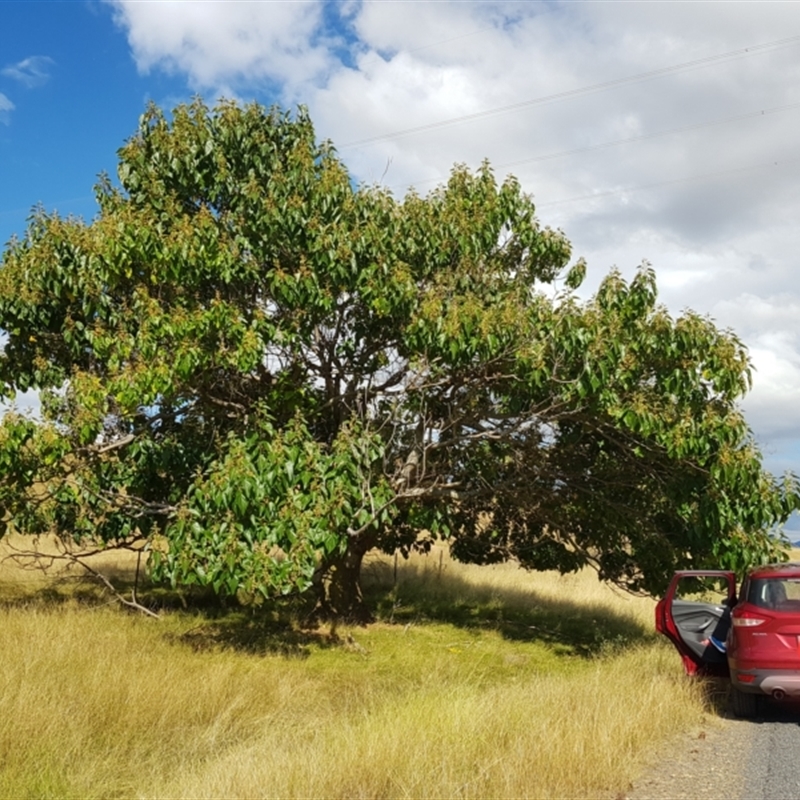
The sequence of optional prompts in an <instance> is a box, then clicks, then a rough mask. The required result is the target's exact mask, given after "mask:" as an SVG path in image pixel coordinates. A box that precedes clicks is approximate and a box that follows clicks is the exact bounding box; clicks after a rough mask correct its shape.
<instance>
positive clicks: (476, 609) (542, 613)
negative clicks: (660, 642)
mask: <svg viewBox="0 0 800 800" xmlns="http://www.w3.org/2000/svg"><path fill="white" fill-rule="evenodd" d="M396 574H397V578H396V582H395V574H394V570H393V568H392V567H391V566H390V565H389V564H388V563H387V562H381V561H375V562H372V563H370V564H369V565H367V569H366V570H365V575H364V590H365V596H366V598H367V601H368V603H369V605H370V606H371V608H372V609H373V610H374V611H375V612H376V615H377V618H378V619H379V620H381V621H384V622H389V623H395V624H406V625H407V624H414V623H417V622H424V621H430V622H444V623H448V624H451V625H455V626H457V627H460V628H467V629H480V630H495V631H497V632H498V633H500V634H501V635H502V636H503V637H504V638H506V639H509V640H514V641H523V642H541V643H544V644H547V645H548V646H550V647H551V648H553V650H554V651H555V652H557V653H559V654H563V655H575V656H581V657H585V658H588V657H593V656H597V655H601V654H609V653H611V652H615V651H617V650H620V649H623V648H625V647H629V646H631V645H633V644H637V643H642V642H649V641H653V640H654V639H655V637H656V634H655V632H654V631H653V630H652V629H650V628H648V627H646V626H645V625H643V624H642V623H641V622H640V621H638V620H637V619H635V618H634V617H633V616H631V615H627V614H625V613H620V612H616V611H615V610H614V609H613V608H610V607H609V606H607V605H604V604H602V603H597V602H581V601H580V600H577V599H571V598H570V597H569V596H568V595H565V596H564V597H563V598H558V599H554V598H553V597H549V596H546V595H544V594H543V593H540V592H537V591H536V588H535V578H534V577H531V583H532V584H533V585H532V586H531V588H530V589H528V588H518V587H514V586H508V587H503V586H497V585H491V584H489V583H488V582H487V583H486V584H481V583H479V582H477V581H476V582H470V581H467V580H465V579H464V578H462V577H460V576H459V575H456V574H453V573H452V572H448V571H447V570H445V571H442V570H439V571H437V570H436V569H433V570H431V569H426V568H424V567H423V568H420V567H419V566H417V565H416V564H413V563H404V564H402V565H400V567H399V569H398V570H397V573H396Z"/></svg>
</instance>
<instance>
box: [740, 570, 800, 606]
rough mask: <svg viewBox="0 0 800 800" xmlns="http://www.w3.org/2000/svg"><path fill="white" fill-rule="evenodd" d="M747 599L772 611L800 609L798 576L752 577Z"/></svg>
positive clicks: (799, 582) (799, 579)
mask: <svg viewBox="0 0 800 800" xmlns="http://www.w3.org/2000/svg"><path fill="white" fill-rule="evenodd" d="M747 600H748V602H750V603H752V604H753V605H754V606H758V607H759V608H769V609H772V610H773V611H791V612H797V611H800V578H752V579H751V580H750V586H749V587H748V593H747Z"/></svg>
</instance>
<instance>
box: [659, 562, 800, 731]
mask: <svg viewBox="0 0 800 800" xmlns="http://www.w3.org/2000/svg"><path fill="white" fill-rule="evenodd" d="M656 629H657V630H658V631H659V632H660V633H663V634H664V635H665V636H666V637H667V638H669V639H670V641H672V643H673V644H674V645H675V647H676V648H677V649H678V652H679V653H680V654H681V657H682V658H683V665H684V668H685V669H686V673H687V674H688V675H722V676H730V679H731V684H732V701H733V710H734V713H735V714H736V715H737V716H739V717H753V716H755V715H756V714H757V713H758V707H759V701H760V698H762V697H765V696H770V697H772V698H774V699H775V700H791V699H800V563H789V564H770V565H768V566H765V567H756V568H755V569H753V570H751V571H750V572H749V573H748V575H747V577H746V578H745V579H744V582H743V583H742V589H741V593H740V596H739V598H738V599H737V596H736V578H735V576H734V574H733V573H732V572H723V571H721V570H686V571H682V572H676V573H675V575H674V576H673V578H672V582H671V583H670V586H669V589H668V590H667V594H666V595H665V596H664V598H663V599H662V600H660V601H659V603H658V605H657V606H656Z"/></svg>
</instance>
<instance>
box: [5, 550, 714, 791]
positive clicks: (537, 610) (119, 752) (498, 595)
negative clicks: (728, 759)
mask: <svg viewBox="0 0 800 800" xmlns="http://www.w3.org/2000/svg"><path fill="white" fill-rule="evenodd" d="M121 568H122V567H121V566H120V569H121ZM7 578H8V575H6V574H3V575H0V580H7ZM366 578H367V581H366V583H367V592H368V595H369V597H370V601H371V602H372V603H373V606H374V607H375V608H377V609H378V612H379V621H378V622H377V623H376V624H374V625H372V626H370V627H368V628H366V629H346V630H342V629H340V630H339V631H338V633H339V637H340V638H339V640H338V641H337V642H332V641H331V640H330V639H329V638H328V637H327V635H326V634H327V632H326V631H316V632H313V631H305V630H301V629H300V627H299V626H298V625H297V622H296V611H294V610H292V609H288V610H287V609H285V608H284V609H282V608H277V607H276V608H270V609H260V610H258V611H257V612H255V613H254V612H252V611H250V610H241V609H237V610H229V611H227V612H223V611H221V610H219V609H217V610H214V611H210V610H208V609H206V610H198V609H194V610H191V609H189V610H186V611H183V610H174V611H169V612H165V613H163V614H162V618H161V619H160V620H153V619H149V618H145V617H141V616H135V615H132V614H130V613H126V612H123V611H121V610H119V609H118V608H117V607H115V606H108V605H105V606H104V605H103V604H102V599H100V600H98V599H95V600H94V601H92V602H89V600H87V599H86V598H85V596H84V595H82V594H79V595H77V596H72V597H70V595H69V593H68V592H67V591H66V590H64V591H63V592H62V593H61V594H60V595H59V597H58V598H54V597H53V596H48V598H49V599H46V600H43V599H42V596H41V595H39V594H34V595H33V596H30V595H29V596H27V599H25V600H24V602H19V601H18V600H17V601H15V602H11V601H10V600H7V602H6V603H5V604H4V605H2V606H0V652H2V653H3V669H2V670H0V796H2V797H59V798H62V797H64V798H69V797H75V798H101V797H102V798H108V797H187V798H197V797H243V798H249V797H254V798H255V797H280V798H285V797H330V798H359V797H363V798H382V797H385V798H394V797H413V798H424V797H463V798H472V797H474V798H478V797H481V798H482V797H515V798H516V797H532V798H543V797H553V798H555V797H564V798H579V797H598V796H602V795H603V794H607V795H608V796H611V797H613V796H614V794H615V793H617V792H618V791H619V790H620V789H624V788H625V787H626V786H627V784H628V781H629V780H630V779H631V778H632V777H633V776H634V775H635V773H636V771H637V770H638V769H639V768H640V767H641V764H642V763H644V760H645V759H646V758H647V757H648V755H649V754H650V753H651V752H652V751H653V749H654V748H655V747H657V746H658V744H660V743H661V742H662V741H663V739H664V738H665V737H668V736H670V735H671V734H673V733H675V732H677V731H679V730H685V729H686V728H689V727H692V726H693V725H696V724H698V723H699V722H700V719H701V717H702V715H703V714H705V713H707V712H708V710H709V706H708V701H707V700H706V698H705V697H704V694H703V686H702V685H701V684H699V683H692V682H689V681H687V680H685V679H684V678H683V676H682V674H681V670H680V665H679V660H678V658H677V656H676V655H675V653H674V652H673V651H671V650H670V648H669V647H668V646H665V645H663V644H662V643H660V642H658V641H657V640H656V639H655V637H654V635H653V634H652V622H651V620H652V613H653V612H652V607H653V603H652V601H648V600H642V599H635V598H630V597H628V596H627V595H622V594H620V593H618V592H615V591H614V590H611V589H609V588H608V587H606V586H604V585H602V584H600V583H599V582H598V581H597V579H596V578H595V577H594V576H593V575H590V574H581V575H577V576H566V577H563V578H562V577H558V576H555V575H550V574H530V573H525V572H521V571H520V570H517V569H515V568H513V567H510V566H505V567H492V568H470V567H465V566H463V565H458V564H455V563H451V562H449V560H448V559H447V558H446V555H445V554H442V556H441V557H440V555H439V553H438V552H434V553H432V554H431V555H430V556H428V557H420V558H416V559H412V561H410V562H403V561H402V560H401V561H400V563H399V564H398V565H397V578H396V580H395V565H394V563H393V561H392V560H387V559H383V560H380V559H376V560H373V561H371V562H370V563H369V564H368V565H367V568H366Z"/></svg>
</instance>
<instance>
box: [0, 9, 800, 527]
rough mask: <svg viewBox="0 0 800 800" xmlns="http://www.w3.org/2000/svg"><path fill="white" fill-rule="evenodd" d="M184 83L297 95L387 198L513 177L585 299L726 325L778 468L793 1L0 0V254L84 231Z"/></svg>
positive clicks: (790, 353) (793, 331)
mask: <svg viewBox="0 0 800 800" xmlns="http://www.w3.org/2000/svg"><path fill="white" fill-rule="evenodd" d="M194 95H201V96H202V97H203V98H204V99H205V100H206V101H207V102H208V103H209V104H213V103H214V102H215V101H216V99H218V98H219V97H223V96H224V97H233V98H236V99H239V100H241V101H251V100H256V101H258V102H260V103H262V104H265V105H271V104H273V103H278V104H280V105H282V106H283V107H285V108H294V107H296V106H297V105H298V104H304V105H306V106H307V107H308V108H309V110H310V113H311V117H312V119H313V120H314V123H315V126H316V130H317V133H318V135H319V136H320V138H329V139H331V140H332V141H333V142H334V144H335V145H336V147H337V149H338V150H339V153H340V154H341V156H342V158H343V159H344V161H345V163H346V164H347V165H348V167H349V169H350V171H351V174H352V175H353V177H354V179H355V180H357V181H361V182H365V183H382V184H383V185H385V186H388V187H390V188H391V189H392V190H393V191H394V192H395V194H397V195H398V196H402V195H403V194H404V193H405V192H406V191H407V190H408V188H409V187H410V186H412V185H413V186H414V187H416V188H417V190H418V191H419V192H421V193H423V194H424V193H427V192H428V191H430V190H431V189H433V188H434V187H435V186H436V185H437V183H439V182H441V181H443V180H444V179H446V177H447V174H448V172H449V170H450V168H451V167H452V166H453V164H455V163H465V164H467V165H468V166H470V167H473V168H474V167H477V166H478V165H479V164H480V163H481V162H482V161H483V160H484V159H488V160H489V161H490V162H491V164H492V165H493V167H494V169H495V172H496V173H497V175H498V177H500V178H502V177H504V176H505V175H506V174H508V173H513V174H514V175H516V176H517V177H518V178H519V179H520V181H521V183H522V185H523V187H524V189H525V190H526V191H527V192H529V193H531V194H532V196H533V197H534V200H535V203H536V206H537V212H538V215H539V218H540V221H541V222H542V224H544V225H550V226H552V227H558V228H561V229H562V230H564V232H565V233H566V234H567V236H568V238H569V239H570V240H571V242H572V244H573V248H574V253H575V256H576V258H577V257H579V256H582V257H584V258H585V259H586V260H587V262H588V278H587V281H586V284H585V285H584V288H583V291H584V293H585V294H587V295H588V293H590V292H592V291H593V290H594V289H595V288H596V287H597V285H598V283H599V282H600V280H602V278H603V276H604V275H605V274H607V272H608V270H609V269H610V268H612V267H617V268H619V269H620V270H621V272H622V273H623V275H625V276H626V277H631V276H633V274H635V271H636V269H637V267H638V266H639V265H640V264H641V263H642V261H643V260H647V261H649V262H650V263H651V264H652V265H653V267H654V268H655V270H656V274H657V276H658V284H659V297H660V300H661V302H663V303H664V304H665V305H666V306H667V307H668V308H669V309H670V311H671V312H673V313H675V314H677V313H680V311H682V310H683V309H686V308H692V309H694V310H695V311H697V312H699V313H701V314H704V315H708V316H710V317H712V318H713V319H714V320H715V322H716V323H717V325H718V326H720V327H722V328H730V329H733V330H734V331H735V332H736V334H737V335H738V336H739V337H740V338H741V339H742V340H743V341H744V343H745V344H746V345H747V346H748V347H749V351H750V355H751V358H752V360H753V364H754V367H755V373H754V387H753V390H752V392H751V393H750V394H749V395H748V396H747V397H746V398H745V400H744V403H743V406H744V409H745V413H746V416H747V419H748V421H749V423H750V425H751V427H752V429H753V431H754V433H755V436H756V439H757V441H758V443H759V445H760V447H761V449H762V452H763V454H764V459H765V464H766V466H767V468H768V469H770V470H771V471H772V472H774V473H776V474H780V473H782V472H784V471H785V470H792V471H797V472H800V281H798V268H800V192H799V191H798V179H800V136H798V133H800V2H794V1H793V0H786V1H784V2H770V0H758V1H757V2H735V0H724V2H723V1H719V0H713V1H712V2H703V0H692V2H680V0H668V2H659V1H658V0H646V1H644V2H637V1H636V0H631V1H628V0H616V1H615V2H604V0H588V1H587V2H581V1H580V0H553V1H551V0H547V1H546V2H536V1H535V0H525V1H524V2H482V1H481V0H470V1H469V2H467V1H462V2H457V1H455V0H396V1H395V0H378V1H377V2H370V1H369V0H360V1H359V0H343V2H327V1H325V0H308V1H307V2H304V0H293V2H281V1H280V0H257V1H251V2H239V1H238V0H221V1H220V2H216V0H204V1H203V2H192V1H191V0H185V1H184V2H168V1H167V0H160V1H159V2H145V1H144V0H108V1H98V0H63V1H62V2H41V1H39V0H26V2H15V1H14V0H11V1H9V0H0V244H2V243H3V242H6V241H8V240H9V239H10V237H11V236H12V235H14V234H17V235H21V234H22V233H23V232H24V229H25V225H26V218H27V217H28V216H29V214H30V213H31V210H32V208H33V207H35V206H36V205H37V204H41V205H42V206H43V207H44V208H45V209H46V210H48V211H54V210H57V211H58V212H59V213H61V214H75V215H79V216H82V217H83V218H84V219H86V220H87V221H88V220H90V219H91V218H92V217H93V216H94V214H95V210H96V207H95V204H94V197H93V193H92V187H93V185H94V183H95V181H96V179H97V175H98V174H99V173H101V172H107V173H108V174H110V175H111V176H112V177H113V176H114V175H115V169H116V151H117V149H118V148H119V147H120V146H121V145H122V144H123V142H124V141H125V140H126V138H127V137H129V136H130V135H132V133H133V132H134V130H135V128H136V124H137V120H138V117H139V115H140V114H141V113H142V111H143V110H144V107H145V105H146V103H147V102H148V101H151V100H152V101H154V102H156V103H157V104H159V105H160V106H162V107H164V108H167V109H171V108H173V107H174V106H175V105H177V104H178V103H180V102H184V101H187V100H189V99H191V97H192V96H194ZM793 527H794V525H793ZM797 527H798V528H800V524H798V525H797Z"/></svg>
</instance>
